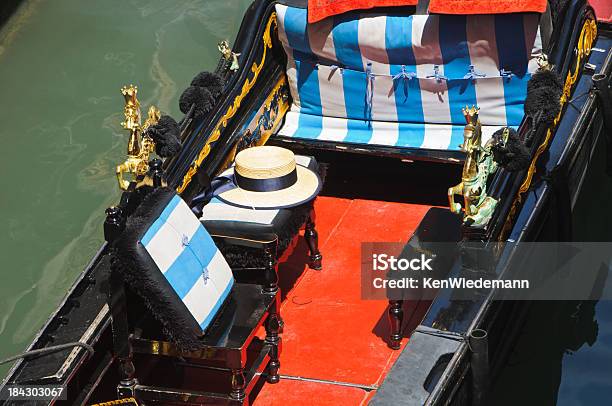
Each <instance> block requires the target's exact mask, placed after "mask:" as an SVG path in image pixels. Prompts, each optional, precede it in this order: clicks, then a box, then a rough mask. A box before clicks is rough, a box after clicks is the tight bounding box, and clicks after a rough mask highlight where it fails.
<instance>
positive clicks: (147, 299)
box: [112, 188, 202, 351]
mask: <svg viewBox="0 0 612 406" xmlns="http://www.w3.org/2000/svg"><path fill="white" fill-rule="evenodd" d="M174 195H175V191H174V190H172V189H170V188H159V189H156V190H154V191H152V192H151V193H150V194H149V195H148V196H146V197H145V198H144V199H143V201H142V203H141V204H140V206H138V208H137V209H136V210H135V211H134V213H133V214H132V215H131V216H129V217H128V219H127V222H126V227H125V230H124V231H123V233H122V234H121V235H120V236H119V238H118V239H117V240H116V241H115V242H114V244H113V249H114V251H115V257H114V258H113V262H112V266H113V269H114V270H116V271H118V272H120V275H121V276H122V277H123V279H124V280H125V282H126V283H127V284H128V285H129V286H130V287H131V289H132V290H133V291H134V292H136V294H138V296H140V297H141V298H142V299H143V301H144V303H145V305H146V306H147V308H148V309H149V310H150V311H151V314H152V315H153V316H154V317H155V318H156V319H157V320H158V321H159V322H160V323H161V324H162V326H163V330H164V333H165V334H166V335H167V336H168V338H169V339H170V341H172V342H174V343H175V344H176V345H177V346H178V347H179V348H180V349H181V350H183V351H191V350H197V349H200V348H202V342H201V340H200V336H201V333H202V331H201V329H200V328H199V326H198V325H197V322H196V321H195V320H194V319H193V317H192V316H191V314H190V313H189V312H188V310H187V308H186V307H185V305H184V304H183V303H182V301H181V300H180V298H179V297H178V296H177V295H176V293H175V292H174V290H173V289H172V288H171V287H170V285H169V284H168V283H167V281H166V280H165V278H164V276H163V275H162V274H161V272H159V271H158V270H157V269H156V268H157V267H156V265H155V264H154V263H153V260H152V259H151V257H150V256H149V254H148V253H147V251H146V249H145V248H144V247H143V246H142V244H140V242H139V241H140V239H141V238H142V235H143V234H144V232H145V231H146V230H147V229H148V227H149V226H150V225H151V224H152V223H153V222H154V221H155V220H156V219H157V218H158V217H159V215H160V214H161V211H162V210H163V208H164V207H165V206H166V205H167V204H168V202H169V201H170V200H171V199H172V197H174Z"/></svg>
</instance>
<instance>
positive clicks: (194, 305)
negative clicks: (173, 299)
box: [183, 277, 220, 324]
mask: <svg viewBox="0 0 612 406" xmlns="http://www.w3.org/2000/svg"><path fill="white" fill-rule="evenodd" d="M219 295H220V292H219V290H218V288H217V287H216V286H215V284H214V283H211V281H210V280H209V281H207V283H204V278H203V277H199V278H198V279H197V281H196V283H195V284H194V285H193V286H192V287H191V289H190V290H189V292H188V293H187V295H186V296H185V297H184V298H183V303H184V304H185V306H187V309H189V312H190V313H191V314H192V315H193V317H194V318H195V319H196V321H197V322H198V324H200V323H201V322H202V321H204V320H205V319H206V317H208V315H209V314H210V312H211V311H212V310H213V308H214V307H215V304H217V301H218V300H219Z"/></svg>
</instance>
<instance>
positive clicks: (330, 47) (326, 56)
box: [307, 18, 337, 64]
mask: <svg viewBox="0 0 612 406" xmlns="http://www.w3.org/2000/svg"><path fill="white" fill-rule="evenodd" d="M332 28H333V19H332V18H326V19H324V20H322V21H319V22H317V23H314V24H308V28H307V29H308V41H310V50H311V51H312V53H313V54H315V55H317V56H318V57H320V58H321V59H322V61H323V62H326V63H327V64H334V63H335V61H337V59H336V50H335V48H334V38H333V36H332V34H331V32H332Z"/></svg>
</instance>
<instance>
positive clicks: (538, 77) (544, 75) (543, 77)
mask: <svg viewBox="0 0 612 406" xmlns="http://www.w3.org/2000/svg"><path fill="white" fill-rule="evenodd" d="M542 87H545V88H550V89H556V90H557V91H558V92H559V95H561V91H562V90H563V84H562V83H561V78H560V77H559V75H558V74H557V73H556V72H554V71H552V70H539V71H537V72H536V73H534V74H533V76H532V77H531V79H529V82H528V83H527V93H529V92H530V91H533V90H535V89H539V88H542Z"/></svg>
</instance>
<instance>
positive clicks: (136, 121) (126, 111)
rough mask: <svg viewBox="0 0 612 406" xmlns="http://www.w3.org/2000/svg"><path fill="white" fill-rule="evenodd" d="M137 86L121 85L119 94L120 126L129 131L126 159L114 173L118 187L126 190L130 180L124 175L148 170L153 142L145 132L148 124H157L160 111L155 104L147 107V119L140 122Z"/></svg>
mask: <svg viewBox="0 0 612 406" xmlns="http://www.w3.org/2000/svg"><path fill="white" fill-rule="evenodd" d="M137 93H138V88H137V87H136V86H134V85H129V86H123V87H122V88H121V94H122V95H123V97H124V99H125V106H124V108H123V115H124V116H125V121H123V122H122V123H121V126H122V127H123V128H125V129H126V130H128V131H129V132H130V139H129V140H128V145H127V159H126V160H125V161H124V162H123V163H122V164H119V165H117V169H116V171H115V172H116V174H117V182H118V183H119V188H121V189H122V190H127V188H128V187H129V185H130V180H127V179H124V175H125V174H126V173H129V174H131V175H132V180H135V179H136V178H137V177H138V176H143V175H145V174H146V173H147V172H148V171H149V156H150V155H151V153H152V152H153V151H155V143H154V142H153V140H152V139H151V137H149V136H148V135H146V134H145V132H144V130H146V129H147V128H148V127H149V126H151V125H154V124H157V122H158V121H159V118H160V116H161V113H160V111H159V110H158V109H157V107H155V106H151V107H150V108H149V112H148V116H147V119H146V120H145V122H144V124H141V113H140V102H139V101H138V97H137Z"/></svg>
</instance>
